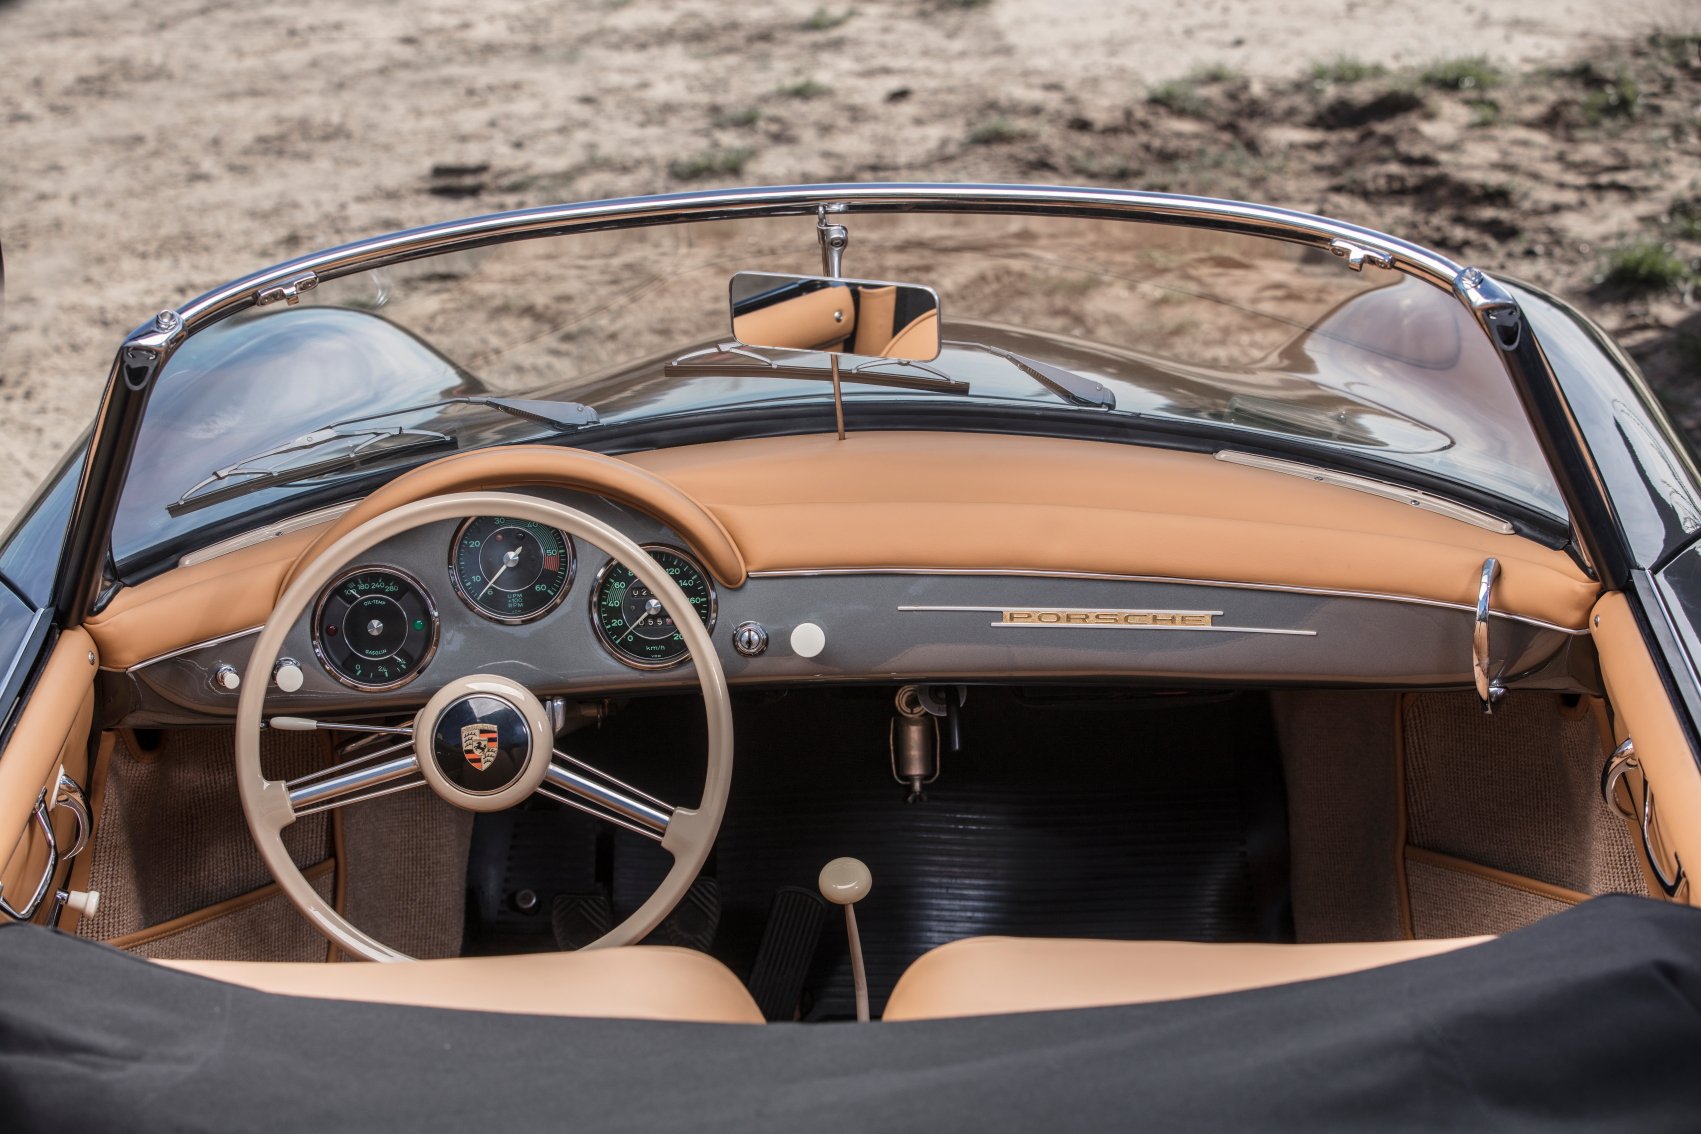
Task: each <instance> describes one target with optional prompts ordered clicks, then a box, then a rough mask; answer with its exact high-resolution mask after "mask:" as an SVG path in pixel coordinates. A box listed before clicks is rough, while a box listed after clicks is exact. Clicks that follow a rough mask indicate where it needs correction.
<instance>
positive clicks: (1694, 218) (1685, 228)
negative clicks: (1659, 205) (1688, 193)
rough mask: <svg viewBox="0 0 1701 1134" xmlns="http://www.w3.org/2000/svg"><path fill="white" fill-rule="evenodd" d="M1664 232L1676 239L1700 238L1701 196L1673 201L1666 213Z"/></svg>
mask: <svg viewBox="0 0 1701 1134" xmlns="http://www.w3.org/2000/svg"><path fill="white" fill-rule="evenodd" d="M1666 232H1668V233H1670V234H1671V235H1672V236H1673V237H1674V238H1676V239H1678V240H1701V197H1690V198H1689V199H1687V200H1683V201H1677V202H1675V203H1673V205H1672V207H1671V211H1670V212H1668V213H1666Z"/></svg>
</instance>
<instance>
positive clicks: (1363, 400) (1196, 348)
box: [114, 213, 1564, 563]
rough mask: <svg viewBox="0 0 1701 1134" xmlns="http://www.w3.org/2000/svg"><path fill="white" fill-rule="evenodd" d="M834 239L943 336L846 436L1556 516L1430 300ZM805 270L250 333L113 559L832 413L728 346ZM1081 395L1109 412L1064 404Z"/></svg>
mask: <svg viewBox="0 0 1701 1134" xmlns="http://www.w3.org/2000/svg"><path fill="white" fill-rule="evenodd" d="M835 219H838V220H842V221H843V222H844V223H845V224H846V226H847V227H848V228H849V231H850V244H849V247H848V249H847V250H846V252H845V255H844V266H843V271H844V273H845V274H846V275H852V276H858V277H863V278H866V279H876V280H894V281H902V282H907V283H917V284H922V285H926V286H928V287H931V288H933V289H935V290H936V291H937V292H938V294H939V305H940V307H939V311H940V323H941V330H942V334H943V339H944V345H943V347H942V350H941V353H940V356H939V357H938V358H937V359H936V360H934V361H932V362H928V363H907V362H901V361H897V360H880V359H872V358H866V357H860V356H856V355H848V356H845V357H844V358H843V361H842V368H843V372H844V385H843V389H844V398H845V404H846V407H847V409H846V414H847V424H848V425H849V426H850V427H851V428H853V429H854V428H855V427H856V412H857V406H858V405H872V404H873V403H881V404H882V405H884V406H887V407H893V406H895V407H899V408H901V407H902V406H904V405H908V404H923V403H925V404H927V405H928V406H930V407H938V406H939V405H941V404H947V403H949V404H957V405H960V406H962V407H964V410H965V413H967V412H970V411H972V409H973V408H974V407H979V406H987V407H996V406H1003V407H1005V408H1010V407H1035V408H1038V407H1043V408H1045V409H1047V410H1053V411H1059V412H1066V413H1078V414H1082V415H1092V416H1095V417H1098V418H1101V419H1107V420H1109V421H1110V422H1112V423H1117V422H1121V423H1124V424H1125V425H1126V428H1127V430H1128V435H1129V437H1130V439H1131V440H1134V439H1137V438H1138V431H1139V429H1140V425H1141V422H1142V421H1157V422H1185V423H1189V424H1191V425H1193V426H1198V427H1206V428H1209V429H1211V430H1213V431H1215V432H1216V433H1217V434H1219V435H1220V437H1221V439H1222V440H1221V444H1222V447H1223V448H1236V447H1250V448H1256V447H1257V445H1258V443H1259V440H1260V439H1264V440H1269V439H1271V438H1280V439H1281V440H1282V441H1284V442H1287V443H1289V445H1288V450H1287V451H1289V452H1290V453H1291V451H1292V443H1301V444H1302V445H1304V446H1307V447H1312V448H1314V449H1315V450H1316V452H1317V454H1318V459H1319V461H1320V462H1322V461H1327V460H1328V459H1329V454H1330V453H1335V454H1348V453H1350V454H1355V455H1357V456H1359V457H1361V458H1365V457H1368V458H1372V459H1374V461H1376V462H1378V463H1379V464H1380V465H1381V466H1383V467H1387V466H1393V467H1394V469H1395V471H1396V472H1397V470H1398V469H1400V468H1405V469H1409V470H1411V471H1412V472H1414V473H1418V474H1422V477H1423V478H1424V479H1425V482H1426V483H1428V484H1431V485H1433V484H1434V482H1435V481H1436V480H1440V481H1443V482H1447V481H1450V482H1454V483H1456V484H1460V485H1463V486H1468V487H1469V488H1472V489H1475V490H1477V491H1479V492H1483V493H1487V494H1489V495H1491V496H1493V497H1497V498H1505V499H1507V500H1509V501H1511V502H1513V503H1515V504H1517V505H1519V506H1522V507H1523V508H1527V509H1533V510H1536V511H1540V512H1544V513H1547V514H1549V515H1552V516H1554V517H1562V516H1563V514H1564V509H1563V506H1562V504H1561V502H1560V498H1559V494H1558V491H1557V489H1556V487H1555V486H1554V484H1553V481H1552V479H1551V477H1550V476H1549V474H1548V472H1547V469H1546V466H1545V462H1544V461H1543V459H1542V457H1541V454H1540V451H1539V449H1538V447H1537V444H1536V441H1535V438H1534V436H1533V435H1532V433H1531V431H1530V428H1529V425H1528V424H1527V422H1526V420H1525V418H1524V416H1523V413H1522V410H1521V409H1520V407H1519V405H1518V402H1517V399H1516V397H1515V395H1514V393H1513V391H1512V389H1511V387H1510V384H1509V382H1508V380H1507V378H1506V375H1505V371H1504V370H1503V368H1502V367H1501V364H1500V361H1499V359H1498V357H1497V356H1496V354H1495V351H1494V349H1493V347H1492V346H1491V345H1490V344H1489V343H1488V340H1487V338H1486V337H1485V336H1484V335H1483V334H1482V333H1481V331H1480V330H1479V329H1478V328H1477V327H1476V326H1475V325H1474V323H1472V321H1471V320H1470V318H1469V316H1468V314H1467V313H1466V312H1465V310H1464V308H1463V307H1462V306H1461V305H1460V304H1459V303H1458V302H1457V301H1456V300H1455V299H1454V298H1453V297H1452V296H1450V295H1448V294H1446V293H1444V292H1442V291H1441V290H1439V289H1437V288H1435V287H1432V286H1430V285H1428V284H1425V283H1423V282H1421V281H1419V280H1416V279H1413V278H1411V277H1409V276H1406V275H1403V274H1401V273H1398V272H1394V271H1388V270H1382V269H1377V268H1375V267H1368V266H1367V267H1366V268H1365V270H1364V271H1362V272H1354V271H1351V270H1349V269H1348V268H1347V266H1346V265H1345V263H1344V262H1343V261H1342V260H1340V259H1337V258H1335V257H1332V256H1329V255H1327V254H1325V253H1322V252H1319V251H1317V250H1315V249H1311V248H1308V247H1304V246H1301V245H1297V244H1290V243H1286V242H1281V241H1275V240H1270V239H1266V238H1262V237H1254V236H1243V235H1237V234H1233V233H1224V232H1215V231H1209V230H1203V229H1195V228H1188V227H1183V226H1178V225H1158V224H1150V223H1145V222H1127V221H1113V220H1093V219H1077V218H1068V217H1022V216H996V215H948V214H938V213H902V214H861V213H852V214H847V215H845V216H843V217H839V218H835ZM820 266H821V265H820V251H819V247H818V245H817V243H816V235H815V219H814V218H813V217H776V218H761V219H739V220H728V221H701V222H694V223H689V224H680V225H665V226H657V227H650V228H637V229H622V230H611V231H603V232H594V233H585V234H579V235H568V236H558V237H549V238H540V239H534V240H527V241H521V242H516V243H510V244H503V245H497V246H494V247H491V248H487V249H482V250H478V251H475V252H460V253H452V254H445V255H440V256H434V257H428V258H425V259H421V260H416V261H412V262H409V263H406V264H402V265H398V266H392V267H387V268H383V269H379V270H375V271H371V272H365V273H359V274H356V275H352V276H347V277H343V278H340V279H334V280H328V281H325V282H323V283H321V284H320V286H319V287H318V288H316V289H315V290H313V291H309V292H306V293H304V294H303V296H302V302H301V304H300V305H299V306H285V305H283V304H276V305H274V306H271V307H265V308H258V309H255V310H253V311H249V312H245V313H243V314H242V315H240V316H237V317H234V318H232V319H228V320H226V321H224V322H223V323H220V324H216V325H214V326H212V327H209V328H207V329H206V330H204V331H203V332H201V333H200V334H198V335H196V336H194V337H192V338H191V339H190V340H189V342H188V343H187V344H185V346H184V347H183V348H182V349H180V350H179V351H178V353H177V354H176V355H175V356H174V357H173V359H172V360H171V362H170V363H169V364H168V365H167V367H166V368H165V370H164V371H163V372H162V374H161V376H160V378H159V380H158V385H157V387H156V392H155V394H154V396H153V398H152V399H151V401H150V405H149V408H148V413H147V416H146V418H145V420H144V421H143V424H142V430H141V434H140V436H139V439H138V449H137V454H136V458H135V461H134V462H133V465H132V469H131V475H130V477H129V479H128V481H127V483H126V486H125V491H124V498H123V503H122V505H121V507H120V512H119V515H118V518H117V523H116V526H115V531H114V551H115V553H116V555H117V557H118V559H119V561H120V563H123V562H125V561H126V560H129V559H131V558H132V557H134V556H137V555H139V554H143V553H150V552H151V551H152V550H153V549H158V548H161V547H171V546H175V545H176V544H178V543H181V542H183V541H185V540H188V541H190V542H192V541H193V536H194V534H195V532H196V531H197V530H198V529H199V528H201V527H203V526H205V525H206V524H208V523H209V522H210V521H214V520H221V519H229V518H231V517H236V516H241V515H246V514H248V513H254V514H256V515H257V516H258V515H260V514H261V513H262V512H263V513H264V514H265V515H266V516H267V517H268V518H269V517H272V516H275V515H277V514H279V513H280V512H283V511H287V510H288V507H289V504H290V501H291V499H292V498H293V497H294V496H295V495H297V494H300V493H303V492H306V491H308V490H310V489H313V488H320V487H323V486H324V485H325V484H327V483H330V482H334V481H335V480H337V479H338V478H339V477H341V476H346V475H349V474H350V473H351V471H353V470H356V469H358V470H359V471H361V472H365V471H369V470H370V469H371V468H372V467H373V466H374V465H382V464H383V463H384V462H385V461H386V460H391V461H403V460H418V459H425V457H426V455H427V454H429V453H431V452H436V453H439V454H440V453H443V452H450V451H454V450H456V449H467V448H472V447H476V446H479V445H486V444H496V443H504V442H509V441H515V440H523V439H539V438H543V437H551V436H560V435H570V436H572V437H573V438H574V442H575V443H580V444H585V445H588V446H592V447H594V445H595V440H594V438H595V435H596V432H597V430H598V429H599V428H604V427H608V426H615V425H624V424H630V423H634V422H645V421H648V420H655V421H657V422H662V421H665V420H667V419H669V418H672V417H674V416H676V415H682V414H698V413H701V412H703V411H710V410H721V411H731V410H738V409H745V410H749V411H751V412H753V413H756V414H760V413H761V412H763V411H764V410H765V409H767V408H769V407H774V408H779V407H793V408H796V407H812V406H822V407H825V406H829V405H830V399H831V388H830V384H829V383H828V382H826V381H823V380H822V379H825V378H826V377H827V361H828V359H827V356H826V355H825V354H822V353H819V352H799V351H778V350H759V351H746V350H742V349H738V350H730V349H727V348H730V347H732V346H733V342H732V338H731V332H730V320H729V312H728V292H727V289H728V280H729V278H730V277H731V275H732V274H733V273H734V272H738V271H760V272H774V273H782V274H801V275H808V274H815V273H818V272H819V271H820ZM1048 376H1050V379H1054V380H1048ZM1077 378H1078V379H1080V380H1082V384H1081V386H1080V387H1076V386H1075V385H1074V384H1073V380H1074V379H1077ZM1093 383H1097V384H1098V385H1100V386H1102V387H1103V389H1104V391H1107V392H1108V394H1109V397H1108V399H1101V400H1100V401H1098V402H1095V403H1090V404H1083V403H1082V402H1081V401H1080V400H1078V399H1071V398H1070V397H1068V396H1066V392H1067V390H1069V389H1072V388H1089V389H1090V388H1091V386H1092V384H1093ZM492 399H526V400H527V401H526V404H527V405H530V406H532V407H533V409H534V410H535V409H536V408H537V407H538V406H539V405H542V404H545V403H547V404H548V405H547V406H546V408H545V411H544V412H530V413H528V412H514V411H513V408H512V406H506V407H505V406H503V405H492V404H489V403H490V402H491V400H492ZM1105 401H1111V402H1114V405H1113V406H1109V407H1107V405H1106V404H1104V402H1105ZM445 403H447V404H445ZM414 407H419V408H414ZM550 407H553V408H550ZM404 410H406V411H409V412H406V413H398V412H397V411H404ZM377 414H385V415H394V416H386V417H384V418H383V419H382V421H381V422H380V423H379V424H380V425H381V426H382V431H390V430H393V433H389V434H386V435H384V436H379V437H372V436H369V435H368V434H366V433H362V434H361V435H360V436H359V437H349V436H345V435H344V434H345V433H346V432H347V429H346V427H343V428H341V429H339V430H332V431H331V432H330V433H321V432H319V431H324V430H326V429H327V427H331V426H342V423H347V422H349V421H351V420H359V419H363V418H366V417H369V416H371V415H377ZM1033 428H1035V429H1037V430H1039V431H1043V428H1044V427H1043V426H1034V427H1033ZM257 458H262V459H261V460H259V461H258V463H257V461H256V459H257ZM256 469H260V470H261V471H263V473H264V474H265V475H264V476H263V477H262V476H258V475H256V473H255V470H256ZM209 485H211V486H212V488H214V489H216V490H217V491H216V492H209V487H208V486H209Z"/></svg>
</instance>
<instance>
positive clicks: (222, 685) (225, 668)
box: [213, 665, 242, 693]
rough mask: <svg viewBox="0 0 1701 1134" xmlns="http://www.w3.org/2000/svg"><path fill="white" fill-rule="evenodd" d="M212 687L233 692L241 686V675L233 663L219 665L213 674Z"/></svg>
mask: <svg viewBox="0 0 1701 1134" xmlns="http://www.w3.org/2000/svg"><path fill="white" fill-rule="evenodd" d="M213 688H215V689H220V690H223V691H224V692H226V693H234V692H236V691H237V690H238V689H240V688H242V675H241V674H240V673H237V672H236V667H235V666H233V665H221V666H219V668H218V670H217V672H215V673H214V674H213Z"/></svg>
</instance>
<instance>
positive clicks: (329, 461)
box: [166, 395, 597, 516]
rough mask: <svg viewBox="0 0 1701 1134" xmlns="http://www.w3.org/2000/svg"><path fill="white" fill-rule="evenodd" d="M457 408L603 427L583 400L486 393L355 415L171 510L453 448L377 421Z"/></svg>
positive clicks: (280, 448) (253, 458) (564, 427)
mask: <svg viewBox="0 0 1701 1134" xmlns="http://www.w3.org/2000/svg"><path fill="white" fill-rule="evenodd" d="M457 405H465V406H488V407H490V408H491V409H495V410H500V411H501V412H503V413H505V414H508V415H509V416H510V417H518V418H523V419H525V420H527V421H535V422H537V423H539V424H540V425H547V426H549V427H550V428H551V429H552V430H554V431H556V432H561V433H564V432H568V431H570V430H574V429H581V428H583V427H584V426H587V425H595V424H596V423H597V415H596V411H595V410H593V409H591V408H590V407H589V406H585V405H580V404H579V403H578V402H548V401H534V400H529V399H525V398H495V397H485V396H482V395H479V396H468V397H459V398H446V399H444V400H443V401H440V402H427V403H426V404H424V405H418V406H407V407H405V408H403V409H395V410H387V411H386V412H384V413H375V414H371V415H368V416H366V417H352V418H349V419H348V420H346V421H337V422H332V423H331V424H330V425H326V426H321V427H320V428H318V429H315V430H313V431H312V432H311V433H304V434H302V435H301V436H300V437H297V438H296V439H295V440H293V441H285V442H284V443H283V444H281V445H274V446H272V447H271V448H270V449H264V450H262V451H260V452H258V453H254V454H252V455H250V456H247V457H243V458H242V459H241V460H239V461H233V462H231V463H230V464H228V465H225V466H224V467H223V468H220V469H215V470H213V472H211V473H210V474H208V475H207V476H206V477H204V478H203V479H202V480H200V481H199V482H197V483H196V484H194V485H192V486H191V487H190V488H189V490H188V491H187V492H185V493H183V495H182V496H179V497H178V498H177V502H176V503H175V504H170V505H167V506H166V512H167V513H168V514H170V515H172V516H182V515H185V514H187V513H189V512H194V511H196V510H198V509H201V508H207V507H210V506H212V505H214V504H218V503H221V502H223V501H226V500H234V499H236V498H237V497H239V496H246V495H248V494H249V493H250V492H258V491H260V490H261V489H263V488H272V487H276V486H277V485H281V484H293V483H295V482H297V481H303V480H313V479H316V478H318V477H321V476H328V475H330V474H332V473H338V472H347V471H349V470H352V469H357V468H362V467H364V466H366V465H373V464H378V463H380V462H382V461H389V460H393V459H395V458H396V457H400V456H408V455H412V454H417V453H426V452H432V451H434V450H438V449H453V448H455V446H456V441H455V438H454V436H453V435H452V434H449V433H444V432H441V431H439V430H436V429H424V428H420V427H418V426H409V425H377V424H373V423H375V422H381V421H383V420H384V419H386V418H392V417H400V416H402V415H403V414H410V413H423V412H425V411H426V410H433V409H441V408H442V407H444V406H457ZM338 442H342V443H343V444H342V445H341V446H340V447H339V448H337V449H336V450H335V451H333V452H329V453H326V454H325V455H324V456H321V457H318V458H315V459H312V460H308V461H306V462H305V463H301V464H296V463H291V462H289V461H288V460H287V458H289V457H290V456H291V455H293V454H301V453H311V452H312V451H313V450H315V449H319V448H322V447H325V446H330V445H336V444H337V443H338Z"/></svg>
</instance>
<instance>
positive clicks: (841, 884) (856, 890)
mask: <svg viewBox="0 0 1701 1134" xmlns="http://www.w3.org/2000/svg"><path fill="white" fill-rule="evenodd" d="M817 884H818V885H819V886H820V887H821V896H822V897H823V898H826V899H827V900H828V901H829V902H833V903H834V904H836V905H841V906H853V905H855V904H856V903H858V902H860V901H862V899H864V898H866V897H868V890H869V888H870V887H871V886H873V885H874V875H872V874H870V873H869V872H868V867H866V866H864V865H863V864H862V860H861V859H859V858H835V859H834V860H833V861H832V862H829V863H828V864H827V865H826V866H823V867H822V868H821V877H820V879H819V880H818V882H817Z"/></svg>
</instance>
